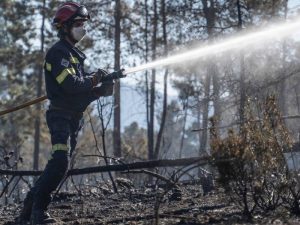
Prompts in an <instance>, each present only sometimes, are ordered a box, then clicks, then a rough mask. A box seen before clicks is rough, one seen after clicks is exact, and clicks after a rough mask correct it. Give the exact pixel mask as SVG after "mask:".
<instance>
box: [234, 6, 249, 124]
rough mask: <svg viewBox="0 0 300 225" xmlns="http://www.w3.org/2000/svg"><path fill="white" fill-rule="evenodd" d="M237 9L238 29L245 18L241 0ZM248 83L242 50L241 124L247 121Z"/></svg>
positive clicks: (240, 28)
mask: <svg viewBox="0 0 300 225" xmlns="http://www.w3.org/2000/svg"><path fill="white" fill-rule="evenodd" d="M236 4H237V11H238V29H239V30H242V28H243V20H242V11H241V3H240V0H237V3H236ZM246 96H247V94H246V84H245V59H244V53H243V52H242V51H241V52H240V106H239V118H240V126H243V125H244V122H245V105H246Z"/></svg>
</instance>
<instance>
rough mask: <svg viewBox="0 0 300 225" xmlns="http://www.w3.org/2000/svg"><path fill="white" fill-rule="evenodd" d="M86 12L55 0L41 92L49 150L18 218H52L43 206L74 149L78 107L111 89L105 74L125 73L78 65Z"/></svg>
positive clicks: (37, 221) (117, 75)
mask: <svg viewBox="0 0 300 225" xmlns="http://www.w3.org/2000/svg"><path fill="white" fill-rule="evenodd" d="M89 19H90V15H89V13H88V11H87V9H86V8H85V6H83V5H80V4H78V3H73V2H67V3H64V4H63V5H61V6H60V7H59V8H58V10H57V12H56V14H55V17H54V20H53V25H54V27H55V28H56V29H57V32H58V37H59V38H60V40H59V41H58V42H57V43H55V44H54V45H53V46H52V47H51V48H50V49H49V50H48V52H47V54H46V58H45V64H44V74H45V82H46V92H47V97H48V99H49V100H50V105H49V109H48V110H47V112H46V121H47V125H48V128H49V131H50V134H51V142H52V154H51V159H50V160H49V161H48V163H47V165H46V167H45V169H44V171H43V173H42V175H41V176H40V177H39V179H38V180H37V181H36V183H35V185H34V187H33V188H31V190H30V191H29V192H28V193H27V196H26V198H25V200H24V205H23V209H22V211H21V214H20V216H19V217H18V219H17V220H18V222H19V223H21V224H22V223H23V224H24V223H27V222H28V221H30V223H31V224H45V223H53V222H55V219H53V218H51V217H50V215H49V214H48V213H47V212H46V210H47V207H48V205H49V203H50V201H51V193H52V192H53V191H54V190H55V189H56V188H57V187H58V185H59V183H60V182H61V181H62V179H63V178H64V176H65V174H66V171H67V168H68V157H69V156H70V154H71V153H72V151H73V150H74V149H75V146H76V137H77V134H78V131H79V130H80V128H81V126H82V116H83V112H84V111H85V109H86V108H87V106H88V105H89V104H90V103H91V102H92V101H94V100H96V99H97V98H99V97H100V96H110V95H112V94H113V85H114V83H113V80H112V79H107V78H110V77H114V78H122V77H125V75H124V74H123V70H120V71H116V72H113V73H111V74H107V72H106V71H105V70H102V69H99V70H98V71H97V72H95V73H92V74H88V73H86V72H85V71H84V60H85V58H86V56H85V55H84V53H82V52H81V51H80V50H79V49H78V48H77V47H75V44H76V43H78V42H79V41H80V40H82V38H83V37H84V35H85V34H86V30H85V24H86V22H87V21H88V20H89Z"/></svg>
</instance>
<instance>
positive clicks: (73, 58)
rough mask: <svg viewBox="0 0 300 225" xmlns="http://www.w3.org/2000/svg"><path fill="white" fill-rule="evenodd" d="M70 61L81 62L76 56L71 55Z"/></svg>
mask: <svg viewBox="0 0 300 225" xmlns="http://www.w3.org/2000/svg"><path fill="white" fill-rule="evenodd" d="M70 62H71V63H74V64H77V63H79V60H78V59H77V58H76V57H73V56H71V57H70Z"/></svg>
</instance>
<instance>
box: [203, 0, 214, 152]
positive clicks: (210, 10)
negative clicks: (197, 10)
mask: <svg viewBox="0 0 300 225" xmlns="http://www.w3.org/2000/svg"><path fill="white" fill-rule="evenodd" d="M208 3H209V4H208ZM202 4H203V11H204V15H205V19H206V26H207V33H208V37H209V38H213V27H214V26H215V13H216V9H215V4H214V0H202ZM213 67H214V65H212V64H211V63H210V62H209V64H208V69H207V74H206V76H205V81H204V100H203V115H202V118H203V121H202V129H203V131H202V134H201V138H200V147H199V155H201V154H203V153H204V152H205V149H206V145H207V137H208V134H207V127H208V113H209V102H210V100H211V99H210V85H211V76H212V75H213V73H214V71H213Z"/></svg>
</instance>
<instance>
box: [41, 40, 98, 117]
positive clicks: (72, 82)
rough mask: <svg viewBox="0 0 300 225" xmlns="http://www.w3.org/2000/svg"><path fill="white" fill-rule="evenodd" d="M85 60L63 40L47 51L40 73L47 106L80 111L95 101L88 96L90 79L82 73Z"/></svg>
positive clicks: (91, 95) (73, 47) (90, 94)
mask: <svg viewBox="0 0 300 225" xmlns="http://www.w3.org/2000/svg"><path fill="white" fill-rule="evenodd" d="M85 58H86V56H85V55H84V53H82V52H81V51H80V50H79V49H78V48H76V47H75V46H72V45H71V44H70V43H68V42H67V41H66V40H64V39H61V40H60V41H58V42H57V43H56V44H54V45H53V46H52V47H51V48H50V49H49V51H48V52H47V55H46V58H45V65H44V70H45V82H46V92H47V97H48V99H49V100H50V106H53V107H57V108H61V109H64V110H66V111H73V112H83V111H84V110H85V109H86V108H87V106H88V105H89V104H90V103H91V102H92V101H94V100H95V99H97V97H96V96H94V94H93V93H92V89H93V84H92V77H91V76H89V74H87V73H85V72H84V60H85Z"/></svg>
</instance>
